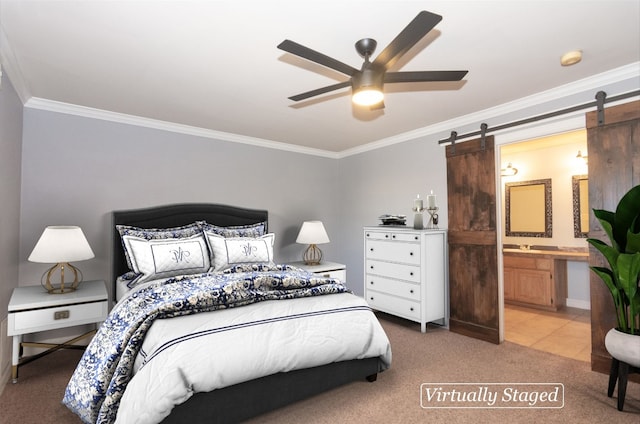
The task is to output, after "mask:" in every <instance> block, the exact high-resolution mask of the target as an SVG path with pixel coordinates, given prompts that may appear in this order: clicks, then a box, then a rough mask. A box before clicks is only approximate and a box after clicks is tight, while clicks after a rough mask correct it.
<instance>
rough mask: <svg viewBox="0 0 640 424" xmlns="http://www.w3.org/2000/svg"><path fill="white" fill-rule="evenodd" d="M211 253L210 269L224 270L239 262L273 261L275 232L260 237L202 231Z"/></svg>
mask: <svg viewBox="0 0 640 424" xmlns="http://www.w3.org/2000/svg"><path fill="white" fill-rule="evenodd" d="M204 234H205V236H206V238H207V243H208V245H209V252H210V253H211V255H212V256H211V258H210V259H211V266H212V271H224V270H225V269H227V268H229V267H232V266H234V265H239V264H250V263H269V264H271V263H273V242H274V240H275V234H273V233H269V234H265V235H264V236H262V237H255V238H252V237H223V236H221V235H218V234H214V233H210V232H208V231H205V232H204Z"/></svg>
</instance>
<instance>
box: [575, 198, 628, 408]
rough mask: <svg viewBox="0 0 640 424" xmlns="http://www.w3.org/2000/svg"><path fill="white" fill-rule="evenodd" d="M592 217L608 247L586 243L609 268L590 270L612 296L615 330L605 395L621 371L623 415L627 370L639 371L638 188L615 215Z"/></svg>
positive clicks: (604, 213)
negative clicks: (606, 239)
mask: <svg viewBox="0 0 640 424" xmlns="http://www.w3.org/2000/svg"><path fill="white" fill-rule="evenodd" d="M593 213H594V215H595V217H596V218H597V219H598V221H600V224H601V225H602V228H603V229H604V231H605V232H606V233H607V236H609V241H610V243H611V245H608V244H607V243H605V242H603V241H602V240H598V239H593V238H589V239H587V242H588V243H589V244H591V245H592V246H593V247H595V248H596V249H598V251H599V252H600V253H602V254H603V255H604V257H605V259H606V260H607V262H608V264H609V267H608V268H607V267H600V266H591V267H590V268H591V269H592V270H593V271H594V272H595V273H596V274H597V275H598V276H599V277H600V278H601V279H602V281H604V283H605V285H606V286H607V288H608V289H609V291H610V292H611V296H613V303H614V306H615V314H616V322H617V327H616V328H612V329H611V330H609V332H608V333H607V335H606V337H605V346H606V348H607V351H608V352H609V354H610V355H611V356H612V357H613V362H612V367H611V374H610V376H609V392H608V395H609V397H611V396H612V394H613V389H614V388H615V381H616V378H617V377H618V374H619V371H620V385H619V387H618V410H620V411H622V407H623V405H624V394H625V391H626V381H627V380H626V378H627V373H628V372H629V367H635V368H637V367H640V289H639V288H638V283H639V280H640V185H637V186H635V187H633V188H632V189H631V190H629V191H628V192H627V193H626V194H625V195H624V196H622V198H621V199H620V201H619V202H618V205H617V207H616V211H615V212H611V211H606V210H603V209H594V210H593ZM619 368H620V369H619ZM635 368H632V369H635Z"/></svg>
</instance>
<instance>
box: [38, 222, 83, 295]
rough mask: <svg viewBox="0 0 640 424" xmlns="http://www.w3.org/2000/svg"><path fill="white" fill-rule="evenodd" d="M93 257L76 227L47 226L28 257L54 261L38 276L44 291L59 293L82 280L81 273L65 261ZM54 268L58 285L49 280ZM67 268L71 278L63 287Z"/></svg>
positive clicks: (75, 286)
mask: <svg viewBox="0 0 640 424" xmlns="http://www.w3.org/2000/svg"><path fill="white" fill-rule="evenodd" d="M94 256H95V255H94V254H93V251H92V250H91V246H89V242H87V239H86V237H85V236H84V233H83V232H82V229H81V228H80V227H76V226H50V227H47V228H45V229H44V232H43V233H42V235H41V236H40V239H39V240H38V242H37V243H36V246H35V247H34V248H33V251H32V252H31V255H29V258H28V260H29V261H30V262H39V263H49V264H51V263H53V264H55V265H54V266H52V267H51V268H49V269H48V270H47V271H45V273H44V274H43V275H42V279H41V284H42V285H43V286H44V288H45V289H47V292H49V293H55V294H59V293H69V292H72V291H74V290H76V288H77V287H78V285H79V284H80V283H81V282H82V273H81V272H80V270H79V269H78V268H76V267H75V266H73V265H71V264H70V263H69V262H77V261H84V260H87V259H91V258H93V257H94ZM58 269H59V270H60V285H59V286H54V285H53V284H52V283H51V276H52V275H53V274H54V272H55V271H56V270H58ZM67 269H69V270H70V271H71V272H72V273H73V281H71V282H70V283H68V284H69V285H67V286H65V284H67V283H66V282H65V275H64V274H65V270H67ZM78 274H79V278H78ZM45 277H46V279H45Z"/></svg>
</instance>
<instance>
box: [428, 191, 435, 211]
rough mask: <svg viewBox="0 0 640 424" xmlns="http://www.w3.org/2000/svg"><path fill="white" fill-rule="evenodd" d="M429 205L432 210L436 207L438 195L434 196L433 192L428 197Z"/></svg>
mask: <svg viewBox="0 0 640 424" xmlns="http://www.w3.org/2000/svg"><path fill="white" fill-rule="evenodd" d="M427 205H428V206H429V207H430V208H435V207H436V195H435V194H433V190H431V194H429V195H428V196H427Z"/></svg>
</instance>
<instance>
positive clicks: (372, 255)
mask: <svg viewBox="0 0 640 424" xmlns="http://www.w3.org/2000/svg"><path fill="white" fill-rule="evenodd" d="M366 255H367V259H380V260H383V261H389V262H402V263H407V264H414V265H420V244H418V243H403V242H397V243H394V242H388V241H378V240H367V245H366Z"/></svg>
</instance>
